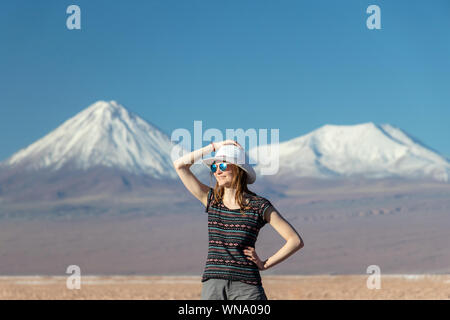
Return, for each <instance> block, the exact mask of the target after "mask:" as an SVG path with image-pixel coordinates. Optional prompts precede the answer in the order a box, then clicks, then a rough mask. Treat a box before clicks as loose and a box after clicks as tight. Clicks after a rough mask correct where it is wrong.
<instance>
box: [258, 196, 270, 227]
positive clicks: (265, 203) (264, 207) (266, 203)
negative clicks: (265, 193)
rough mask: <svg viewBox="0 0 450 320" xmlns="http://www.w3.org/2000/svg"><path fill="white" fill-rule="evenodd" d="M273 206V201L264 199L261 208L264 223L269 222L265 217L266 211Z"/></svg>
mask: <svg viewBox="0 0 450 320" xmlns="http://www.w3.org/2000/svg"><path fill="white" fill-rule="evenodd" d="M271 206H272V203H271V202H270V201H269V200H267V199H264V201H263V202H262V205H261V208H260V216H261V219H262V221H263V225H264V224H266V223H267V221H266V220H265V219H264V213H265V212H266V211H267V209H268V208H270V207H271Z"/></svg>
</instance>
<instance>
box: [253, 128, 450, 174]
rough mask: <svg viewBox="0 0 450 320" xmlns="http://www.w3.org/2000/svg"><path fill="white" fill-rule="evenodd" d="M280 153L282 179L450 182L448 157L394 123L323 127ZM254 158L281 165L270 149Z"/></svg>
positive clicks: (291, 142)
mask: <svg viewBox="0 0 450 320" xmlns="http://www.w3.org/2000/svg"><path fill="white" fill-rule="evenodd" d="M278 148H279V152H278V154H279V158H278V161H279V171H278V172H277V175H278V176H289V177H317V178H330V177H351V176H363V177H366V178H384V177H406V178H431V179H435V180H439V181H444V182H448V181H449V177H450V164H449V162H448V161H447V160H446V159H445V157H443V156H442V155H440V154H438V153H437V152H434V151H432V150H431V149H430V148H427V147H426V146H425V145H424V144H422V143H421V142H419V141H418V140H417V139H415V138H413V137H411V136H409V135H407V134H406V133H405V132H403V131H402V130H401V129H399V128H395V127H393V126H391V125H389V124H382V125H376V124H374V123H372V122H369V123H363V124H357V125H324V126H322V127H320V128H318V129H316V130H314V131H312V132H310V133H308V134H306V135H304V136H301V137H298V138H295V139H292V140H289V141H286V142H283V143H280V144H279V145H278ZM250 155H251V156H252V157H253V158H255V159H261V160H262V158H261V157H264V155H266V156H267V157H268V158H269V159H270V161H271V162H272V163H274V162H275V161H276V160H277V153H276V152H271V151H270V146H269V145H267V146H261V147H257V148H254V149H252V150H251V151H250ZM265 161H267V160H265ZM258 162H261V161H258ZM269 163H270V162H269ZM266 167H267V166H264V165H261V164H260V165H257V166H256V169H257V172H258V173H259V174H261V173H262V171H261V170H262V169H264V168H266ZM269 178H270V176H269Z"/></svg>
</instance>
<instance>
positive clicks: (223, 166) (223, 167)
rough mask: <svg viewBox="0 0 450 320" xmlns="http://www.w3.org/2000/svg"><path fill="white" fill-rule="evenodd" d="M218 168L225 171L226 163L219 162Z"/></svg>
mask: <svg viewBox="0 0 450 320" xmlns="http://www.w3.org/2000/svg"><path fill="white" fill-rule="evenodd" d="M219 167H220V170H222V171H225V170H227V164H226V163H221V164H219Z"/></svg>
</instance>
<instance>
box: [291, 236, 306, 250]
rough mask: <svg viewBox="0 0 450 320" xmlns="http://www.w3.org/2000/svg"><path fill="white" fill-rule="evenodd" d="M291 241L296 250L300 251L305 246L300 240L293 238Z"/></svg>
mask: <svg viewBox="0 0 450 320" xmlns="http://www.w3.org/2000/svg"><path fill="white" fill-rule="evenodd" d="M291 241H292V243H293V244H294V247H295V249H296V250H300V249H301V248H303V247H304V246H305V244H304V242H303V240H302V239H301V238H293V239H292V240H291Z"/></svg>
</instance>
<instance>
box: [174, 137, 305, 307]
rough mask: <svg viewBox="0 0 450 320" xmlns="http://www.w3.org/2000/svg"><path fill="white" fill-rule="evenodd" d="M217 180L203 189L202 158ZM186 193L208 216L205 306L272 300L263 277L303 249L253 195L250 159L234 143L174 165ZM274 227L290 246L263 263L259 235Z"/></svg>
mask: <svg viewBox="0 0 450 320" xmlns="http://www.w3.org/2000/svg"><path fill="white" fill-rule="evenodd" d="M212 151H214V152H216V151H217V152H216V154H215V156H214V157H210V158H207V159H203V160H202V161H203V163H204V164H205V165H207V166H209V167H210V168H211V173H213V174H214V177H215V178H216V181H217V183H216V185H215V187H214V188H210V187H208V186H207V185H205V184H203V183H201V182H200V181H199V180H198V179H197V178H196V177H195V175H194V174H192V172H191V170H190V167H191V165H192V164H193V163H195V162H196V161H197V160H199V159H200V158H203V155H205V154H209V153H211V152H212ZM173 164H174V167H175V170H176V172H177V173H178V175H179V177H180V179H181V181H182V182H183V184H184V185H185V186H186V188H187V189H188V190H189V191H190V192H191V193H192V194H193V195H194V197H196V198H197V199H198V200H200V201H201V202H202V203H203V205H204V206H205V207H206V209H205V212H207V213H208V238H209V247H208V257H207V261H206V265H205V269H204V273H203V276H202V293H201V297H202V299H203V300H234V299H239V300H267V296H266V294H265V291H264V288H263V287H262V283H261V276H260V273H259V271H262V270H267V269H269V268H271V267H273V266H274V265H276V264H278V263H280V262H281V261H283V260H285V259H287V258H288V257H289V256H291V255H292V254H293V253H294V252H296V251H298V250H299V249H300V248H302V247H303V240H302V238H301V237H300V235H299V234H298V233H297V232H296V230H295V229H294V228H293V227H292V226H291V225H290V224H289V223H288V222H287V221H286V220H285V219H284V218H283V217H282V216H281V215H280V213H279V212H278V211H277V210H276V209H275V208H274V206H273V205H272V204H271V203H270V201H269V200H267V199H266V198H264V197H261V196H258V195H256V194H255V193H253V192H252V191H250V190H248V188H247V184H252V183H254V181H255V180H256V174H255V171H254V169H253V168H252V167H251V166H250V165H249V164H248V156H247V155H246V153H245V151H244V150H243V148H242V147H241V145H240V144H238V143H237V142H236V141H234V140H226V141H222V142H214V143H210V144H209V145H208V146H206V147H203V148H201V149H198V150H195V151H193V152H191V153H189V154H186V155H184V156H183V157H181V158H179V159H178V160H176V161H174V163H173ZM266 223H269V224H270V225H271V226H272V227H273V228H274V229H275V230H276V231H277V232H278V233H279V234H280V235H281V236H282V237H283V238H284V239H285V240H286V244H285V245H284V246H283V247H282V248H281V249H280V250H279V251H278V252H277V253H275V254H274V255H273V256H271V257H270V258H268V259H266V260H261V259H260V258H259V256H258V254H257V253H256V251H255V242H256V240H257V237H258V233H259V230H260V229H261V228H262V227H263V226H264V225H265V224H266Z"/></svg>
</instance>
